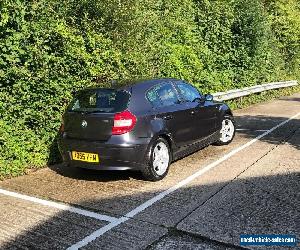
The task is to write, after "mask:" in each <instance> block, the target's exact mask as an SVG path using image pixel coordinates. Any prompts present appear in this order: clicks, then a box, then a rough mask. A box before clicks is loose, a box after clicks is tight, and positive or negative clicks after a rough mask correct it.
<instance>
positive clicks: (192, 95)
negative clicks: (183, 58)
mask: <svg viewBox="0 0 300 250" xmlns="http://www.w3.org/2000/svg"><path fill="white" fill-rule="evenodd" d="M176 86H177V88H178V91H179V93H180V94H181V95H182V97H183V99H184V100H185V101H187V102H192V101H194V100H195V99H196V98H201V95H200V93H199V91H198V90H197V89H196V88H195V87H193V86H192V85H190V84H187V83H184V82H179V83H177V84H176Z"/></svg>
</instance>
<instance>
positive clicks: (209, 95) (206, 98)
mask: <svg viewBox="0 0 300 250" xmlns="http://www.w3.org/2000/svg"><path fill="white" fill-rule="evenodd" d="M204 96H205V101H209V102H212V101H213V100H214V97H213V96H212V95H211V94H205V95H204Z"/></svg>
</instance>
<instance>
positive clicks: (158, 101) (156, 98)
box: [146, 83, 179, 107]
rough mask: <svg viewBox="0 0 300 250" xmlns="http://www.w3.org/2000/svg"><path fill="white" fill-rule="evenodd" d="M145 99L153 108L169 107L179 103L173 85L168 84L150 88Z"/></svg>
mask: <svg viewBox="0 0 300 250" xmlns="http://www.w3.org/2000/svg"><path fill="white" fill-rule="evenodd" d="M146 97H147V99H148V100H149V102H150V103H151V104H152V105H153V107H161V106H171V105H174V104H177V103H178V102H179V100H178V97H177V94H176V92H175V90H174V88H173V85H172V84H169V83H167V84H162V85H157V86H155V87H153V88H151V89H150V90H149V91H148V92H147V94H146Z"/></svg>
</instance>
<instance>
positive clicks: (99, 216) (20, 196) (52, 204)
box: [0, 188, 118, 222]
mask: <svg viewBox="0 0 300 250" xmlns="http://www.w3.org/2000/svg"><path fill="white" fill-rule="evenodd" d="M0 194H3V195H7V196H11V197H15V198H18V199H22V200H26V201H31V202H34V203H38V204H41V205H44V206H48V207H54V208H58V209H61V210H64V211H69V212H72V213H76V214H80V215H83V216H86V217H91V218H94V219H97V220H103V221H108V222H114V221H117V220H118V219H117V218H114V217H110V216H107V215H103V214H98V213H94V212H91V211H88V210H84V209H80V208H76V207H72V206H70V205H66V204H62V203H58V202H53V201H47V200H42V199H39V198H36V197H32V196H28V195H24V194H19V193H15V192H11V191H7V190H4V189H1V188H0Z"/></svg>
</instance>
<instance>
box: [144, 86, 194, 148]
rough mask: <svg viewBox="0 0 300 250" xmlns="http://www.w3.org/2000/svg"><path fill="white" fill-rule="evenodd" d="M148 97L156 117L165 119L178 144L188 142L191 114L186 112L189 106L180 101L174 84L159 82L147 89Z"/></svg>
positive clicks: (165, 123)
mask: <svg viewBox="0 0 300 250" xmlns="http://www.w3.org/2000/svg"><path fill="white" fill-rule="evenodd" d="M146 97H147V99H148V100H149V101H150V103H151V104H152V106H153V107H154V109H155V113H156V119H163V120H164V126H165V128H166V130H167V131H168V132H169V133H171V135H172V138H173V140H174V142H175V144H176V146H177V147H181V146H183V145H186V144H188V143H189V140H190V139H191V134H192V130H191V126H190V122H191V121H190V120H189V118H190V116H188V115H187V113H186V107H187V106H186V105H183V104H182V103H181V102H180V99H179V96H178V93H177V91H176V89H175V88H174V86H173V84H172V83H170V82H165V83H161V84H158V85H156V86H154V87H152V88H151V89H150V90H148V91H147V94H146Z"/></svg>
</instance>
